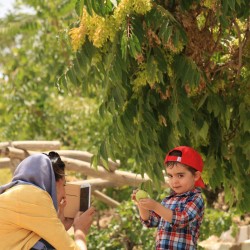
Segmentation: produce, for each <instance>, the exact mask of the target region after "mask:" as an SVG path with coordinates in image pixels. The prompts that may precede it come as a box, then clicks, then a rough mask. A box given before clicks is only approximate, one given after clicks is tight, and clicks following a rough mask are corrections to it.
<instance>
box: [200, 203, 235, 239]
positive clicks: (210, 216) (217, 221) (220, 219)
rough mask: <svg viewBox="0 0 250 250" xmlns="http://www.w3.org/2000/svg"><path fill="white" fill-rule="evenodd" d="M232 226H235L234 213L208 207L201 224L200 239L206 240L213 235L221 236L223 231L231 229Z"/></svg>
mask: <svg viewBox="0 0 250 250" xmlns="http://www.w3.org/2000/svg"><path fill="white" fill-rule="evenodd" d="M231 226H232V227H233V226H234V223H233V213H226V212H224V211H221V210H216V209H211V208H206V211H205V215H204V219H203V222H202V224H201V229H200V238H199V240H200V241H202V240H206V239H207V238H208V237H209V236H211V235H216V236H218V237H219V236H220V235H221V234H222V233H223V232H225V231H227V230H229V229H230V227H231ZM232 236H234V235H232Z"/></svg>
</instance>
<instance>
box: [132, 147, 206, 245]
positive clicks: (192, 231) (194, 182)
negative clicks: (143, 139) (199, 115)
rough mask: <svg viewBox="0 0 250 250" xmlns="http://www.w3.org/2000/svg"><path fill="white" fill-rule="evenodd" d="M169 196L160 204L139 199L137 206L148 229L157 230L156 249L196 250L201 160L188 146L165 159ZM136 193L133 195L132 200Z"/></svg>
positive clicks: (201, 204)
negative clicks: (154, 228) (170, 190)
mask: <svg viewBox="0 0 250 250" xmlns="http://www.w3.org/2000/svg"><path fill="white" fill-rule="evenodd" d="M164 163H165V165H166V171H167V175H168V178H169V186H170V188H171V189H172V192H171V194H170V195H169V196H168V197H166V198H164V199H163V200H162V202H161V203H158V202H156V201H155V200H153V199H150V198H146V199H140V201H139V202H137V203H136V204H137V206H138V209H139V213H140V218H141V221H142V223H143V224H144V225H146V226H147V227H158V229H157V234H156V248H155V249H156V250H163V249H169V250H185V249H186V250H195V249H197V240H198V237H199V229H200V225H201V222H202V219H203V214H204V201H203V198H202V196H201V190H200V188H198V187H202V188H204V187H205V185H204V182H203V181H202V179H201V172H202V168H203V161H202V158H201V156H200V155H199V153H198V152H196V151H195V150H194V149H192V148H190V147H187V146H180V147H176V148H174V149H172V150H171V151H170V152H169V153H168V154H167V155H166V158H165V161H164ZM135 194H136V191H134V192H133V194H132V199H133V200H135Z"/></svg>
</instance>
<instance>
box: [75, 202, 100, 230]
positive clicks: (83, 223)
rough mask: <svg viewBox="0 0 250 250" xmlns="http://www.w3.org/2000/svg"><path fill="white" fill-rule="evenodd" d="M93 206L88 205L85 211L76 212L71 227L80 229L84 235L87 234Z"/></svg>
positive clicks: (91, 220)
mask: <svg viewBox="0 0 250 250" xmlns="http://www.w3.org/2000/svg"><path fill="white" fill-rule="evenodd" d="M94 215H95V208H94V207H90V208H89V209H88V210H87V211H86V212H84V213H83V212H78V213H77V214H76V216H75V218H74V222H73V227H74V229H75V231H76V230H81V231H82V232H83V233H84V234H85V235H86V234H88V231H89V228H90V227H91V224H92V222H93V218H94Z"/></svg>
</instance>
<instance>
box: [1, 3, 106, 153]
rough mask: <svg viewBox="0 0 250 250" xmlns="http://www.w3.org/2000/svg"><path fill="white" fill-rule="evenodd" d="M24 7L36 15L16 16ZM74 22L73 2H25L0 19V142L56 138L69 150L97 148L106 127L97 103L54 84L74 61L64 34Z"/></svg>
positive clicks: (75, 91)
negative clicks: (100, 118) (98, 111)
mask: <svg viewBox="0 0 250 250" xmlns="http://www.w3.org/2000/svg"><path fill="white" fill-rule="evenodd" d="M23 5H25V6H26V7H28V8H30V9H31V10H32V11H31V12H28V13H20V12H18V7H20V6H23ZM75 18H76V14H75V10H74V3H72V2H71V1H69V0H65V1H61V0H60V1H59V0H58V1H34V0H33V1H32V0H22V1H19V2H18V3H17V5H16V8H15V10H14V11H13V12H12V13H11V14H9V15H8V16H6V17H5V18H3V19H1V20H0V48H1V49H0V57H1V62H0V72H1V73H2V75H3V76H2V77H1V78H0V84H1V86H0V88H1V91H0V112H1V120H0V140H1V141H5V140H7V141H9V140H31V139H33V140H36V139H37V140H41V139H44V140H56V139H58V140H60V141H61V142H62V144H63V145H65V146H70V147H71V148H74V147H77V148H79V149H80V148H83V149H89V150H90V151H92V150H94V149H95V143H96V142H98V141H99V140H100V138H99V137H100V136H99V131H101V130H102V126H104V123H103V124H102V123H101V122H100V121H98V120H97V119H96V117H97V116H96V115H95V113H96V112H97V107H98V106H97V102H96V100H95V99H93V98H92V97H91V96H86V95H84V96H82V91H81V88H77V89H76V88H75V89H74V90H72V92H63V91H62V90H58V88H57V86H56V82H57V78H58V77H59V76H60V75H61V74H62V73H63V72H64V69H65V68H66V67H67V66H69V65H70V63H71V59H72V55H73V53H72V49H71V48H70V46H69V39H68V37H67V36H65V33H64V30H65V29H68V26H69V25H70V23H71V22H73V21H74V19H75ZM93 95H94V94H92V96H93ZM87 117H88V119H87ZM92 131H93V132H92ZM94 133H95V134H96V137H95V136H92V137H91V140H90V135H91V134H94Z"/></svg>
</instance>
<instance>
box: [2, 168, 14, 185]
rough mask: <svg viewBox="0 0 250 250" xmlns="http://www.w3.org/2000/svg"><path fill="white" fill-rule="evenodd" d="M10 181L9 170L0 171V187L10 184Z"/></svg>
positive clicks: (10, 174)
mask: <svg viewBox="0 0 250 250" xmlns="http://www.w3.org/2000/svg"><path fill="white" fill-rule="evenodd" d="M11 179H12V173H11V171H10V169H7V168H6V169H0V185H3V184H6V183H8V182H10V181H11Z"/></svg>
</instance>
